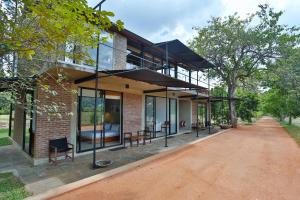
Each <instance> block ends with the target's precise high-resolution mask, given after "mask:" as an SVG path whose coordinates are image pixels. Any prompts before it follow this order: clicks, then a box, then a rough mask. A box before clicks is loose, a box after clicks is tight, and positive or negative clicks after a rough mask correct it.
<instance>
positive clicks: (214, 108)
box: [211, 86, 229, 124]
mask: <svg viewBox="0 0 300 200" xmlns="http://www.w3.org/2000/svg"><path fill="white" fill-rule="evenodd" d="M211 95H212V96H215V97H227V96H228V93H227V91H226V87H225V86H218V87H215V88H214V89H213V90H212V91H211ZM211 112H212V120H213V121H214V122H215V123H216V124H225V123H229V119H228V117H229V108H228V104H227V103H226V102H224V100H223V101H217V102H213V103H212V105H211Z"/></svg>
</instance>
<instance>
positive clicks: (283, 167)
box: [52, 117, 300, 200]
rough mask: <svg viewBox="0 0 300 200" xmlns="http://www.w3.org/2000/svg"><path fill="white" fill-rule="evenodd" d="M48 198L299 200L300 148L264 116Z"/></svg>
mask: <svg viewBox="0 0 300 200" xmlns="http://www.w3.org/2000/svg"><path fill="white" fill-rule="evenodd" d="M52 199H55V200H62V199H63V200H65V199H72V200H74V199H109V200H114V199H126V200H127V199H128V200H132V199H149V200H153V199H205V200H210V199H218V200H219V199H222V200H227V199H228V200H235V199H243V200H244V199H249V200H250V199H251V200H262V199H272V200H274V199H286V200H292V199H295V200H299V199H300V148H299V146H298V145H297V144H296V143H295V141H294V140H293V139H292V138H291V137H290V136H289V135H288V134H287V132H286V131H285V130H284V129H283V128H282V127H281V126H280V125H279V124H278V123H277V122H276V121H275V120H273V119H271V118H267V117H265V118H262V119H261V120H259V121H258V122H257V123H256V124H255V125H253V126H240V127H239V128H237V129H233V130H229V131H228V132H225V133H224V134H220V135H218V136H216V137H213V138H210V139H208V140H204V141H202V142H198V143H196V144H193V145H190V146H189V147H187V148H185V149H183V150H179V151H176V152H175V153H172V154H169V155H166V156H163V157H161V158H159V159H156V160H154V161H151V162H149V163H146V164H144V165H142V166H140V167H137V168H134V169H132V170H129V171H126V172H123V173H121V174H117V175H114V176H112V177H109V178H106V179H103V180H101V181H98V182H95V183H92V184H90V185H87V186H83V187H81V188H78V189H76V190H73V191H69V192H66V193H64V194H62V195H60V196H57V197H53V198H52Z"/></svg>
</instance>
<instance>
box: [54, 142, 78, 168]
mask: <svg viewBox="0 0 300 200" xmlns="http://www.w3.org/2000/svg"><path fill="white" fill-rule="evenodd" d="M70 151H72V156H69V152H70ZM61 153H64V154H65V159H67V158H71V159H72V161H74V145H73V144H71V143H68V140H67V138H66V137H64V138H58V139H52V140H49V162H53V163H54V164H57V156H58V154H61ZM52 154H54V160H53V159H52Z"/></svg>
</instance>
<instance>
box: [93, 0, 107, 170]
mask: <svg viewBox="0 0 300 200" xmlns="http://www.w3.org/2000/svg"><path fill="white" fill-rule="evenodd" d="M104 2H105V0H102V1H101V2H100V3H99V4H98V5H97V6H98V9H99V11H101V5H102V3H104ZM99 44H100V35H98V44H97V56H96V70H95V74H96V78H95V101H94V141H93V169H96V168H97V165H96V131H97V103H98V87H99V83H98V81H99V77H98V71H99V49H100V47H99Z"/></svg>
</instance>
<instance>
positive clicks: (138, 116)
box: [123, 93, 142, 133]
mask: <svg viewBox="0 0 300 200" xmlns="http://www.w3.org/2000/svg"><path fill="white" fill-rule="evenodd" d="M123 112H124V113H123V131H124V132H132V133H136V132H137V131H138V130H140V129H141V125H142V95H136V94H129V93H124V94H123Z"/></svg>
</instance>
